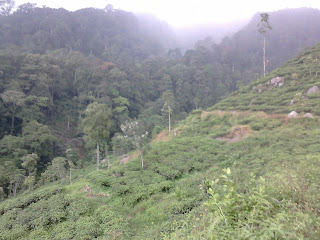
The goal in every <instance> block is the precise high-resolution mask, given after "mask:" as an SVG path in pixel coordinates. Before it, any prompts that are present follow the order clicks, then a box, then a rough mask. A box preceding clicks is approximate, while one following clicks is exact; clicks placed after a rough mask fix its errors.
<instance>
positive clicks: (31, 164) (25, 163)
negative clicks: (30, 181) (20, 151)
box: [21, 153, 39, 177]
mask: <svg viewBox="0 0 320 240" xmlns="http://www.w3.org/2000/svg"><path fill="white" fill-rule="evenodd" d="M21 160H22V164H21V166H22V167H23V168H24V169H25V170H26V171H27V175H28V176H29V177H30V176H34V175H35V171H36V165H37V162H38V161H39V156H38V155H37V154H36V153H31V154H28V155H26V156H24V157H23V158H22V159H21Z"/></svg>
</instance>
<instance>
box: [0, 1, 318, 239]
mask: <svg viewBox="0 0 320 240" xmlns="http://www.w3.org/2000/svg"><path fill="white" fill-rule="evenodd" d="M6 2H12V1H10V0H8V1H4V2H0V4H4V3H6ZM0 6H2V8H0V201H3V202H2V203H1V204H0V215H1V218H0V238H3V239H53V238H54V239H92V238H97V239H152V238H156V239H161V238H163V239H186V238H187V237H188V236H189V237H190V238H193V239H201V238H205V239H206V238H207V236H210V237H212V238H218V239H226V236H229V235H230V234H231V235H232V236H236V237H234V238H235V239H239V238H240V239H250V238H251V237H253V236H255V237H257V238H259V237H261V238H262V237H264V238H265V239H270V236H272V237H274V238H275V239H276V238H277V239H301V238H304V237H305V238H309V239H317V237H318V235H317V234H319V233H317V229H318V228H319V226H318V222H319V221H317V219H318V217H319V216H318V214H319V212H318V210H317V209H319V206H318V202H317V195H316V193H315V192H316V189H317V188H318V185H317V181H318V177H317V176H316V175H314V172H315V171H316V170H317V169H318V168H317V167H316V166H317V152H318V151H317V150H315V149H318V148H319V146H318V141H317V140H316V136H317V133H318V131H319V129H318V127H317V122H318V117H317V116H318V115H319V114H320V110H319V107H318V106H317V99H318V97H317V95H318V90H316V89H317V88H318V87H320V86H319V83H318V74H319V70H320V69H319V67H320V65H319V62H320V60H319V59H320V57H319V56H320V54H319V45H317V46H316V47H314V48H308V49H307V50H305V51H304V52H302V53H301V54H300V55H299V56H298V57H296V58H294V59H293V60H290V61H289V62H287V63H285V64H284V65H283V67H281V68H279V69H276V70H275V71H273V72H271V70H273V69H275V68H276V67H279V66H280V65H281V64H283V63H284V62H285V61H287V60H289V58H291V57H294V56H295V55H297V54H298V52H299V51H300V50H302V49H304V48H305V47H307V46H310V45H314V44H315V43H317V42H319V41H320V34H319V31H318V29H319V26H318V24H320V11H319V10H315V9H295V10H290V9H288V10H281V11H278V12H273V13H270V14H269V19H270V25H271V26H272V30H270V31H268V32H267V33H266V35H265V37H266V42H267V47H266V54H267V60H268V61H267V62H268V64H267V72H271V73H270V74H268V75H267V76H266V77H261V75H262V74H263V62H262V60H263V51H262V48H263V36H262V35H261V34H259V31H258V27H257V25H258V23H259V21H260V14H257V15H255V16H254V17H253V18H252V20H251V21H250V22H249V23H248V25H246V27H244V28H243V29H242V30H240V31H239V32H238V33H236V34H235V35H233V36H230V37H227V38H225V39H224V40H222V42H221V43H219V44H218V43H215V42H214V41H213V40H212V39H211V38H205V39H203V40H200V41H198V42H197V44H196V45H195V47H194V48H193V49H189V50H187V51H185V52H182V51H181V50H180V48H179V47H177V41H176V38H175V35H174V32H173V31H172V30H171V28H170V27H169V25H168V24H166V23H164V22H161V21H160V20H157V19H156V18H153V17H151V16H148V15H137V16H136V15H134V14H133V13H128V12H125V11H123V10H118V9H114V8H113V7H112V6H111V5H107V6H106V7H105V8H104V9H93V8H88V9H81V10H78V11H75V12H69V11H67V10H64V9H51V8H48V7H41V8H40V7H37V6H36V5H34V4H24V5H21V6H19V7H18V8H17V10H16V11H14V12H13V13H12V12H11V11H10V9H11V8H10V6H9V8H8V9H7V10H6V8H4V7H3V5H0ZM311 22H312V24H311ZM277 77H278V78H277ZM255 79H257V80H255ZM272 79H278V80H272ZM279 79H280V80H279ZM274 81H276V82H274ZM277 81H279V82H277ZM275 83H276V85H274V84H275ZM279 83H281V84H279ZM244 85H245V86H244ZM280 85H281V86H280ZM311 88H312V89H314V92H311V93H310V92H309V90H310V89H311ZM230 93H231V96H229V97H228V95H229V94H230ZM221 100H222V101H221ZM208 107H210V108H209V110H207V112H206V111H203V110H202V109H207V108H208ZM216 110H224V112H222V111H216ZM229 110H232V111H234V110H236V112H228V111H229ZM211 111H213V112H211ZM241 111H248V112H241ZM249 111H264V112H267V113H254V112H249ZM290 111H296V112H298V113H299V114H300V113H303V114H304V113H312V114H313V116H314V118H313V119H300V118H298V119H296V120H290V119H289V118H287V117H286V116H287V114H288V113H289V112H290ZM277 114H284V115H277ZM300 115H301V114H300ZM166 129H168V130H169V131H168V130H166ZM308 129H314V130H313V131H312V132H308ZM288 131H289V132H290V134H289V135H286V136H285V137H283V136H282V134H283V133H285V132H288ZM301 138H303V139H304V140H303V141H302V140H301ZM275 142H279V144H278V145H277V144H274V143H275ZM287 142H288V144H287ZM311 150H315V152H312V153H311V152H310V151H311ZM274 153H277V155H274ZM288 159H290V161H292V163H290V164H289V163H287V160H288ZM306 159H307V160H308V161H310V164H309V165H308V164H307V163H306V161H305V160H306ZM289 165H290V166H289ZM306 165H308V166H307V167H306ZM285 166H287V167H288V168H286V170H287V173H288V174H287V175H286V174H282V172H281V171H280V170H279V169H282V168H285ZM229 168H230V169H231V170H230V169H229ZM223 169H225V170H223ZM270 169H272V171H269V170H270ZM296 169H304V170H303V171H301V172H299V171H296ZM97 170H99V171H97ZM223 172H225V173H224V175H223V177H222V178H219V176H220V175H221V174H223ZM251 172H252V174H251V178H250V179H247V178H244V177H243V176H249V175H250V173H251ZM259 176H262V178H261V179H260V180H259ZM217 178H219V179H220V180H216V179H217ZM291 178H292V179H294V180H292V179H291ZM266 179H267V181H266V182H265V180H266ZM290 184H291V185H290ZM299 184H300V185H299ZM216 185H217V186H218V187H217V189H215V187H214V186H216ZM212 189H214V190H212ZM294 189H300V190H301V193H300V192H299V193H295V190H294ZM216 191H218V192H216ZM251 196H256V198H252V197H251ZM238 205H239V206H240V207H239V208H233V207H232V206H238ZM217 209H220V210H218V211H217ZM219 211H220V212H219ZM225 211H226V212H225ZM262 218H266V219H267V220H266V221H265V222H263V223H262V222H261V221H262ZM198 219H199V220H198ZM297 219H298V221H299V223H300V225H295V221H296V220H297ZM212 221H214V225H213V226H212V225H211V223H212ZM242 230H243V231H242Z"/></svg>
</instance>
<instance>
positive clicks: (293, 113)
mask: <svg viewBox="0 0 320 240" xmlns="http://www.w3.org/2000/svg"><path fill="white" fill-rule="evenodd" d="M288 117H289V118H296V117H298V113H297V112H295V111H292V112H291V113H289V114H288Z"/></svg>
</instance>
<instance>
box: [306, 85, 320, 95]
mask: <svg viewBox="0 0 320 240" xmlns="http://www.w3.org/2000/svg"><path fill="white" fill-rule="evenodd" d="M317 92H319V88H318V87H317V86H313V87H312V88H309V90H308V91H307V95H309V94H312V93H317Z"/></svg>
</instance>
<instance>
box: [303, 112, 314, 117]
mask: <svg viewBox="0 0 320 240" xmlns="http://www.w3.org/2000/svg"><path fill="white" fill-rule="evenodd" d="M303 117H305V118H313V115H312V113H306V114H305V115H303Z"/></svg>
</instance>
